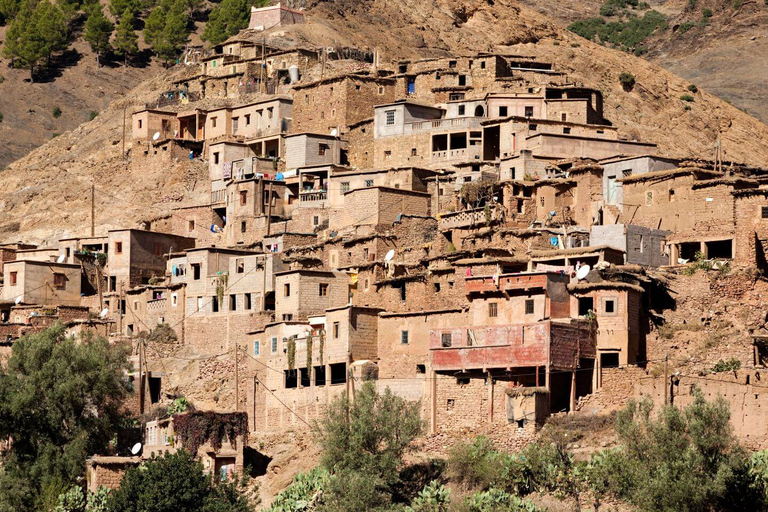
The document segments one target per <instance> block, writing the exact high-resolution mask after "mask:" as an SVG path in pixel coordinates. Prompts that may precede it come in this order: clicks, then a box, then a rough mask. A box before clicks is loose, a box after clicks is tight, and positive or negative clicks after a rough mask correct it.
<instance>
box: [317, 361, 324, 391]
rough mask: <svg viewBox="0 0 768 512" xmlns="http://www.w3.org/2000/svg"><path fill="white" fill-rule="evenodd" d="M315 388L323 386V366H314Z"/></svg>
mask: <svg viewBox="0 0 768 512" xmlns="http://www.w3.org/2000/svg"><path fill="white" fill-rule="evenodd" d="M315 386H325V366H315Z"/></svg>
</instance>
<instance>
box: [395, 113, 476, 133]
mask: <svg viewBox="0 0 768 512" xmlns="http://www.w3.org/2000/svg"><path fill="white" fill-rule="evenodd" d="M485 120H486V118H483V117H453V118H450V119H432V120H429V121H417V122H415V123H406V124H405V125H404V126H403V133H405V134H411V133H419V132H431V131H443V130H454V129H457V128H464V129H466V128H478V129H479V128H480V123H481V122H483V121H485Z"/></svg>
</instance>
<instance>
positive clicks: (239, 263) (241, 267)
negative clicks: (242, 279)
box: [235, 258, 245, 274]
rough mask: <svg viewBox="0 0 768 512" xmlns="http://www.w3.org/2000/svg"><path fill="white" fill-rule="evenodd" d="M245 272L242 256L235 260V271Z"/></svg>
mask: <svg viewBox="0 0 768 512" xmlns="http://www.w3.org/2000/svg"><path fill="white" fill-rule="evenodd" d="M243 272H245V261H244V260H243V258H237V259H236V260H235V273H237V274H242V273H243Z"/></svg>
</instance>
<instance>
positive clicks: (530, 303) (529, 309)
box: [525, 299, 534, 315]
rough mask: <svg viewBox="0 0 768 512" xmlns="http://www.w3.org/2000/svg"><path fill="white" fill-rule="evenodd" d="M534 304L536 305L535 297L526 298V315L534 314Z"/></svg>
mask: <svg viewBox="0 0 768 512" xmlns="http://www.w3.org/2000/svg"><path fill="white" fill-rule="evenodd" d="M533 306H534V301H533V299H525V314H526V315H532V314H533Z"/></svg>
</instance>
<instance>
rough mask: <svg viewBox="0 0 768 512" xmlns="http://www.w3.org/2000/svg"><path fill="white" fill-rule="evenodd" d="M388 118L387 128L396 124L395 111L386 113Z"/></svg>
mask: <svg viewBox="0 0 768 512" xmlns="http://www.w3.org/2000/svg"><path fill="white" fill-rule="evenodd" d="M385 114H386V116H387V126H391V125H393V124H395V111H394V110H387V111H386V112H385Z"/></svg>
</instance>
